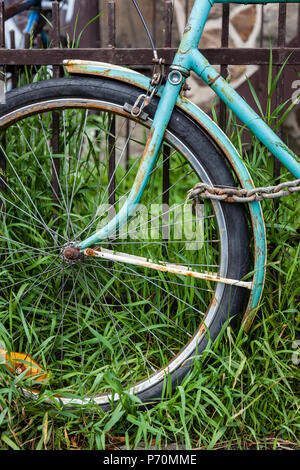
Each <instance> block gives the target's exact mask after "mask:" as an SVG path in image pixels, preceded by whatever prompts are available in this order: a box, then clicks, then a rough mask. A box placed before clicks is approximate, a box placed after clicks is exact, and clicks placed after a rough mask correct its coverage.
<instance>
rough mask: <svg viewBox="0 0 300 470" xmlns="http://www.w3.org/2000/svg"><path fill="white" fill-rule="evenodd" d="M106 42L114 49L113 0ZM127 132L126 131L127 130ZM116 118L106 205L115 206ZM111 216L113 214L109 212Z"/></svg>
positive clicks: (110, 141) (111, 0)
mask: <svg viewBox="0 0 300 470" xmlns="http://www.w3.org/2000/svg"><path fill="white" fill-rule="evenodd" d="M108 28H109V31H108V40H109V47H112V48H114V47H116V4H115V1H114V0H109V2H108ZM127 131H128V129H127ZM115 135H116V118H115V116H114V115H112V117H111V122H110V128H109V136H108V181H109V186H108V203H109V204H110V205H114V204H115V188H116V175H115V165H116V138H115ZM111 213H112V214H113V212H111Z"/></svg>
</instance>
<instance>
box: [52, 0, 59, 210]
mask: <svg viewBox="0 0 300 470" xmlns="http://www.w3.org/2000/svg"><path fill="white" fill-rule="evenodd" d="M59 15H60V9H59V2H58V1H57V0H55V1H54V2H53V4H52V38H51V39H52V47H53V48H55V49H58V48H59V46H60V21H59V19H60V18H59ZM60 74H61V68H60V66H59V65H54V66H53V78H59V77H60ZM59 126H60V116H59V114H58V113H57V112H55V111H53V112H52V129H51V130H52V137H51V147H52V153H53V154H54V155H55V154H59ZM59 176H60V161H59V158H55V157H54V158H53V161H52V198H53V202H54V204H55V205H56V206H58V205H59V198H58V195H59Z"/></svg>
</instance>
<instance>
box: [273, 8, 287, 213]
mask: <svg viewBox="0 0 300 470" xmlns="http://www.w3.org/2000/svg"><path fill="white" fill-rule="evenodd" d="M285 43H286V4H285V3H281V4H280V5H279V6H278V40H277V45H278V47H285ZM279 70H280V65H278V66H277V67H276V68H275V72H276V74H277V73H278V72H279ZM283 95H284V71H282V73H281V76H280V78H279V80H278V83H277V87H276V96H275V107H276V108H277V107H278V106H279V104H280V103H281V102H282V99H283ZM277 134H278V136H279V137H281V136H282V129H278V132H277ZM280 167H281V165H280V161H279V160H277V159H276V158H274V177H275V178H277V180H278V181H279V178H280ZM277 202H278V201H276V204H277Z"/></svg>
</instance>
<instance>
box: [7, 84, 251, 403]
mask: <svg viewBox="0 0 300 470" xmlns="http://www.w3.org/2000/svg"><path fill="white" fill-rule="evenodd" d="M140 93H141V92H140V90H138V89H137V88H135V87H133V86H130V85H127V84H125V83H120V82H117V81H111V80H109V79H93V78H88V79H85V78H68V79H59V80H50V81H45V82H40V83H35V84H32V85H30V86H27V87H24V88H20V89H17V90H14V91H12V92H11V93H9V94H8V96H7V103H6V105H5V106H3V109H2V112H1V115H0V129H1V141H0V158H1V165H2V173H1V176H0V190H1V193H0V205H1V206H0V207H1V217H0V262H1V278H0V285H1V289H0V321H1V329H0V341H1V343H2V346H1V347H0V352H1V351H2V355H3V356H4V357H5V358H6V366H7V362H9V364H8V365H9V367H5V364H4V365H3V366H2V372H3V373H7V374H10V375H11V374H16V373H19V374H20V381H21V382H22V383H23V389H24V390H25V391H26V392H27V394H29V395H30V396H31V397H32V398H37V397H39V396H41V393H40V392H41V391H43V395H42V396H43V398H45V399H50V400H57V401H59V402H60V403H62V404H64V405H79V406H84V405H88V406H90V405H91V404H94V403H96V404H98V405H100V406H102V407H108V406H110V405H111V403H112V402H115V401H117V400H118V399H119V398H120V397H121V396H122V395H123V394H124V393H130V394H134V395H136V396H138V397H139V398H140V399H141V400H142V401H143V402H146V401H149V400H151V399H154V398H158V397H160V396H161V395H162V393H163V389H164V384H165V383H166V381H168V383H169V384H170V388H172V389H174V387H175V386H176V385H177V384H178V383H180V382H181V381H182V379H183V377H184V376H185V375H186V374H187V372H188V371H189V370H190V368H191V366H192V364H193V360H194V358H195V356H197V355H198V354H201V352H203V350H204V348H205V346H206V344H207V341H208V338H211V339H212V340H214V339H215V338H216V337H217V335H218V334H219V332H220V330H221V327H222V325H223V323H224V322H225V321H226V320H228V318H230V317H232V316H234V315H237V314H239V313H242V305H243V299H244V298H245V295H246V294H247V289H245V288H244V287H237V286H236V285H235V282H236V281H239V280H241V279H243V277H244V276H245V275H246V274H247V271H248V264H249V240H248V226H247V221H246V217H245V214H244V210H243V208H242V207H241V205H236V204H231V205H228V204H224V203H219V202H212V201H205V202H203V203H199V204H196V205H192V204H191V203H189V204H185V201H186V197H187V193H188V191H189V190H190V189H191V188H192V187H193V186H194V185H195V184H196V183H197V182H200V181H203V182H206V183H210V184H214V185H221V186H223V185H226V186H233V187H234V186H236V184H235V181H234V178H233V175H232V172H231V171H230V169H229V168H228V167H227V165H226V163H225V160H224V158H223V157H222V155H221V154H220V152H219V151H218V150H217V146H216V145H214V143H213V142H212V141H211V140H210V138H209V137H208V136H207V135H206V134H205V132H204V131H203V130H202V129H201V128H200V127H199V126H197V125H196V124H195V123H194V122H192V121H191V120H190V119H189V118H188V117H186V116H185V115H184V114H183V113H181V112H179V111H176V110H175V111H174V114H173V116H172V119H171V121H170V124H169V127H168V129H167V131H166V133H165V137H164V142H163V145H162V148H161V152H160V155H159V158H158V161H157V164H156V166H155V168H154V169H153V170H152V173H151V178H150V181H149V183H148V185H147V188H146V189H145V191H144V193H143V196H142V199H141V201H140V204H139V206H138V207H137V210H136V212H135V215H134V216H133V217H132V219H131V220H130V221H128V223H127V224H126V226H121V227H120V228H119V229H118V231H117V232H116V233H115V234H114V236H112V237H111V238H110V239H108V240H104V241H103V243H101V246H100V245H99V247H98V248H99V249H102V250H103V251H104V252H108V253H110V254H115V253H116V252H117V253H121V254H122V256H123V258H122V256H121V258H113V257H112V258H109V257H107V258H102V259H101V258H97V257H86V256H84V255H81V256H79V257H78V258H77V259H74V258H72V257H69V256H68V255H67V254H68V250H70V249H72V247H73V246H74V245H76V244H78V243H80V241H82V240H84V239H86V238H87V237H88V236H89V235H90V234H92V233H94V232H95V231H96V230H98V229H99V228H100V227H102V226H104V225H105V224H106V223H107V221H108V220H109V219H110V218H111V217H113V216H114V214H115V213H117V212H118V210H119V209H120V208H121V207H122V205H123V204H124V201H125V200H126V196H127V195H128V193H129V191H130V189H131V186H132V182H133V180H134V177H135V174H136V171H137V168H138V165H139V162H140V159H141V156H142V154H143V149H144V146H145V143H146V141H147V136H148V134H149V128H150V126H151V121H152V119H153V116H154V113H155V110H156V107H157V100H156V99H154V100H153V102H152V103H151V105H150V106H148V108H147V110H146V111H147V113H148V117H147V118H146V119H144V120H141V119H133V117H132V116H130V115H128V114H127V113H125V112H124V110H123V106H124V104H125V103H130V104H132V103H134V102H135V100H136V99H137V97H138V96H139V94H140ZM95 249H96V250H97V247H95ZM136 256H138V257H140V259H142V260H144V266H143V263H140V264H138V263H135V262H132V261H134V260H135V259H137V258H135V257H136ZM124 257H125V258H126V259H127V260H128V259H129V260H130V262H127V261H124V259H125V258H124ZM145 260H147V262H146V261H145ZM151 263H152V266H150V264H151ZM168 264H171V265H172V266H175V265H180V267H181V268H182V269H183V271H184V274H182V273H179V272H177V271H175V272H174V271H173V272H172V270H171V271H170V270H168V269H164V267H165V266H167V265H168ZM157 266H159V267H160V268H159V269H157ZM162 266H163V268H162ZM187 270H189V275H188V274H187V272H186V271H187ZM191 272H192V273H197V274H196V275H194V274H191ZM211 274H212V276H211ZM209 275H210V277H209ZM201 276H202V277H201ZM215 276H221V277H222V278H223V279H225V280H226V279H228V280H229V282H228V283H226V282H217V278H216V277H215ZM232 280H233V281H232ZM15 352H18V353H20V354H23V356H17V355H14V354H15ZM5 353H6V355H5ZM12 358H13V359H12ZM33 359H34V361H36V362H35V364H39V365H40V367H41V373H40V374H39V375H38V374H37V375H35V374H33V373H32V370H33V366H32V362H31V361H32V360H33ZM4 362H5V361H4ZM42 371H43V373H42ZM46 371H47V372H46Z"/></svg>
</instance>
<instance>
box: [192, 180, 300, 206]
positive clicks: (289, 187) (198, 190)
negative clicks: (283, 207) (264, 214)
mask: <svg viewBox="0 0 300 470" xmlns="http://www.w3.org/2000/svg"><path fill="white" fill-rule="evenodd" d="M297 192H300V179H297V180H294V181H286V182H284V183H280V184H278V185H276V186H267V187H261V188H252V189H237V188H230V187H223V188H219V187H216V186H210V185H209V184H206V183H197V184H196V185H195V186H194V187H193V188H192V189H190V190H189V192H188V196H187V199H186V201H189V200H191V199H192V200H195V199H196V198H202V199H213V200H216V201H222V202H246V203H248V202H254V201H263V200H265V199H276V198H279V197H283V196H289V195H290V194H293V193H297Z"/></svg>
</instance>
